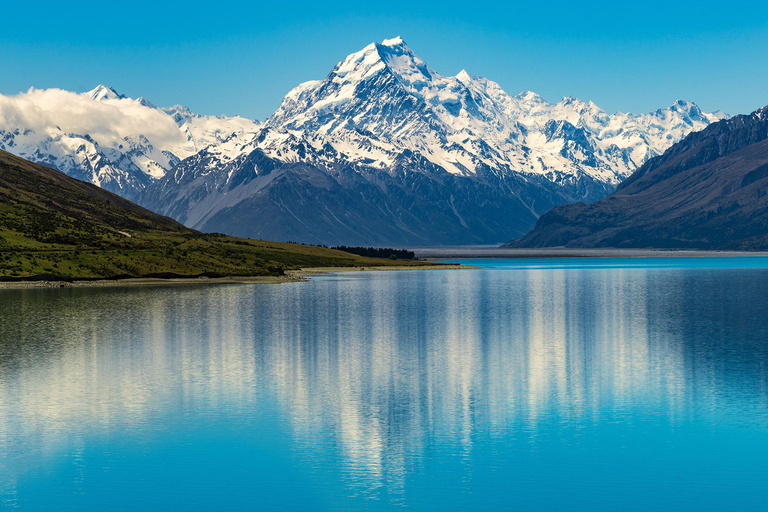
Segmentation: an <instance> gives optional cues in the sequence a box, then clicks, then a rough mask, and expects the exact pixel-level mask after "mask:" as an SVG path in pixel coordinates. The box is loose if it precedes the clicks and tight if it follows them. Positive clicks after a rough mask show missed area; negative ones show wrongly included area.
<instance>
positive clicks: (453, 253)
mask: <svg viewBox="0 0 768 512" xmlns="http://www.w3.org/2000/svg"><path fill="white" fill-rule="evenodd" d="M411 250H412V251H414V252H415V253H416V257H418V258H425V259H432V260H443V259H447V260H451V259H546V258H745V257H761V256H762V257H768V251H714V250H696V249H690V250H689V249H611V248H606V249H572V248H567V247H552V248H539V249H509V248H504V247H498V246H496V247H494V246H465V247H461V246H456V247H419V248H411Z"/></svg>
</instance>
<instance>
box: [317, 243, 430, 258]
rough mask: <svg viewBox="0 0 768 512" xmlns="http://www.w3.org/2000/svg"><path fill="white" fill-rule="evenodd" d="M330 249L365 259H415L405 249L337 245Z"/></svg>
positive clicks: (414, 254)
mask: <svg viewBox="0 0 768 512" xmlns="http://www.w3.org/2000/svg"><path fill="white" fill-rule="evenodd" d="M332 249H337V250H339V251H344V252H349V253H352V254H357V255H358V256H364V257H366V258H390V259H399V260H412V259H415V258H416V253H414V252H413V251H408V250H406V249H390V248H387V247H348V246H346V245H339V246H337V247H332Z"/></svg>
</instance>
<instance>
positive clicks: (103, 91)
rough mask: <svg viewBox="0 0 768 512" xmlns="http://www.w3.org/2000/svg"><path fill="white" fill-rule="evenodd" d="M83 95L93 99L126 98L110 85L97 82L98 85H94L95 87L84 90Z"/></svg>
mask: <svg viewBox="0 0 768 512" xmlns="http://www.w3.org/2000/svg"><path fill="white" fill-rule="evenodd" d="M84 96H87V97H89V98H91V99H92V100H95V101H103V100H122V99H124V98H126V96H124V95H122V94H120V93H118V92H117V91H116V90H114V89H113V88H112V87H107V86H106V85H103V84H99V85H98V86H96V88H94V89H91V90H90V91H88V92H86V93H85V94H84Z"/></svg>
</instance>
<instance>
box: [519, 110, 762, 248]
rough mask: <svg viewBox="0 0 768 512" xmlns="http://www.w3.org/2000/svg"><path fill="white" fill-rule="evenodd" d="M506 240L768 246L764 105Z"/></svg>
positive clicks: (535, 243)
mask: <svg viewBox="0 0 768 512" xmlns="http://www.w3.org/2000/svg"><path fill="white" fill-rule="evenodd" d="M510 245H511V246H513V247H554V246H566V247H658V248H670V247H675V248H698V249H744V250H754V249H768V107H763V108H762V109H760V110H757V111H756V112H754V113H752V114H750V115H743V116H736V117H733V118H731V119H727V120H723V121H720V122H717V123H714V124H712V125H710V126H709V127H707V128H705V129H704V130H702V131H701V132H697V133H693V134H691V135H689V136H688V137H686V138H685V139H683V140H682V141H681V142H679V143H677V144H675V145H674V146H672V147H671V148H670V149H669V150H667V151H666V152H665V153H664V154H663V155H662V156H659V157H657V158H654V159H651V160H649V161H648V162H647V163H646V164H645V165H643V166H642V167H641V168H640V169H638V170H637V171H636V172H635V173H634V174H633V175H632V176H631V177H629V178H628V179H627V180H626V181H624V183H622V184H621V185H620V186H619V187H618V189H617V190H616V191H615V192H614V193H613V194H611V195H610V196H608V197H607V198H605V199H603V200H601V201H597V202H596V203H594V204H584V203H578V204H573V205H565V206H559V207H557V208H555V209H554V210H552V211H551V212H549V213H547V214H545V215H543V216H542V217H541V218H540V219H539V220H538V222H537V223H536V227H535V229H534V230H533V231H531V232H530V233H528V234H527V235H525V236H524V237H522V238H520V239H519V240H516V241H514V242H512V243H511V244H510Z"/></svg>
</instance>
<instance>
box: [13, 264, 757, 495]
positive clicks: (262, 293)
mask: <svg viewBox="0 0 768 512" xmlns="http://www.w3.org/2000/svg"><path fill="white" fill-rule="evenodd" d="M766 282H767V274H766V273H765V271H760V270H750V271H739V270H734V269H726V270H722V271H719V272H714V271H707V272H703V271H701V270H682V269H677V270H675V269H652V268H633V269H575V270H574V269H552V270H546V269H544V270H542V269H531V270H518V271H502V270H496V271H490V270H485V271H461V272H414V273H371V274H360V275H347V276H336V277H330V278H322V279H317V280H315V281H313V282H311V283H297V284H288V285H281V286H231V287H188V288H151V289H110V290H105V289H91V290H89V289H65V290H26V291H2V292H0V307H2V317H3V322H2V326H0V340H1V341H2V343H1V344H0V475H2V477H0V493H2V496H3V497H4V499H5V504H6V505H9V504H10V505H13V504H14V503H18V500H19V499H20V498H19V489H18V487H19V485H20V484H19V482H20V481H21V480H19V479H23V478H25V475H26V474H28V473H29V472H30V471H32V472H34V471H36V470H37V469H40V468H43V469H44V468H46V467H47V466H48V465H50V464H52V461H57V460H60V459H61V458H62V457H65V458H66V459H67V460H70V461H76V460H77V459H78V453H80V452H82V451H83V450H85V449H86V448H87V447H88V445H89V443H93V442H94V441H93V440H94V439H99V440H100V442H104V440H105V439H106V440H109V439H113V438H119V437H120V436H122V435H127V434H128V433H130V435H132V436H135V435H136V433H137V432H140V433H142V435H143V436H145V437H146V438H152V437H153V436H158V437H161V436H163V435H166V434H167V433H168V432H173V431H174V429H176V428H179V427H178V425H179V424H183V425H187V423H185V421H186V420H189V421H190V422H191V423H192V424H197V425H204V426H205V428H206V429H208V430H209V431H210V435H212V436H215V435H216V432H217V429H220V428H223V426H224V425H226V426H227V427H226V428H232V425H233V424H234V425H235V427H236V428H237V425H241V427H240V429H239V430H238V435H239V436H246V437H247V436H259V435H262V433H261V431H260V430H259V429H256V428H254V427H253V423H252V419H253V418H254V417H260V418H261V419H262V420H263V421H262V422H261V423H260V427H259V428H261V429H264V428H268V429H273V430H275V431H285V433H286V435H287V439H288V440H289V442H288V443H287V445H286V449H288V450H291V451H292V453H293V454H294V455H296V456H297V457H298V458H299V459H300V463H299V466H301V467H302V468H303V470H304V471H307V472H309V473H313V472H314V473H318V474H322V473H329V474H333V475H337V476H338V479H339V481H340V486H341V488H342V491H341V492H343V493H345V495H346V496H348V497H351V498H352V499H362V500H370V499H379V500H384V501H383V503H390V504H409V503H411V502H410V501H409V500H411V498H412V497H413V494H414V493H415V492H417V491H415V490H413V488H415V487H417V486H418V484H417V483H416V482H417V481H418V480H419V478H420V477H419V476H418V475H423V474H425V473H431V472H432V471H433V469H434V468H432V466H431V464H432V463H433V462H434V461H435V460H437V459H440V458H441V457H444V456H445V457H450V458H451V460H458V464H459V467H460V468H461V470H460V472H461V475H460V477H459V478H458V481H460V482H463V483H462V484H459V485H460V486H461V485H465V486H466V488H465V489H464V491H466V490H467V489H470V490H471V488H472V486H474V485H479V484H476V479H475V480H473V473H475V472H477V473H480V472H482V470H483V464H488V465H492V464H498V463H500V462H503V461H508V460H509V457H510V456H511V455H510V454H512V455H514V454H519V453H522V452H526V453H527V452H536V451H537V450H538V451H544V450H547V449H548V447H550V446H555V445H557V446H559V445H560V444H564V445H568V446H574V445H580V444H586V443H589V442H590V441H589V440H590V439H591V437H590V436H591V433H593V432H594V431H595V429H597V428H598V427H599V426H601V425H607V424H617V425H622V426H623V427H626V428H629V427H630V426H632V425H637V424H645V423H647V422H651V423H652V424H654V425H664V426H665V427H664V428H669V429H675V428H678V429H679V428H687V427H686V425H688V426H689V425H692V424H696V425H698V424H700V423H703V424H705V425H709V426H710V427H712V428H717V427H718V426H721V425H734V424H736V425H738V426H739V428H747V429H751V430H752V431H757V432H762V433H765V431H766V429H767V428H768V425H767V423H766V418H767V417H768V414H767V413H766V410H767V409H766V405H767V403H768V400H767V398H766V397H767V394H766V386H767V384H766V383H767V382H768V380H767V379H766V376H767V375H768V374H767V372H766V362H767V361H768V357H767V356H766V344H765V341H766V339H768V336H766V333H767V332H768V320H767V319H766V317H765V315H764V313H763V310H762V306H761V304H762V299H763V297H764V296H765V292H766V291H768V285H767V284H766ZM273 412H274V415H272V413H273ZM201 428H202V427H201ZM601 428H602V427H601ZM597 437H599V436H597ZM480 454H482V456H481V455H480ZM494 454H496V455H494ZM494 457H496V458H497V459H499V460H495V459H494ZM86 464H87V462H86ZM35 468H37V469H35ZM85 474H86V473H83V475H85ZM473 482H475V483H473ZM70 484H72V482H70ZM74 485H75V486H76V485H77V483H76V482H75V483H74Z"/></svg>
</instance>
